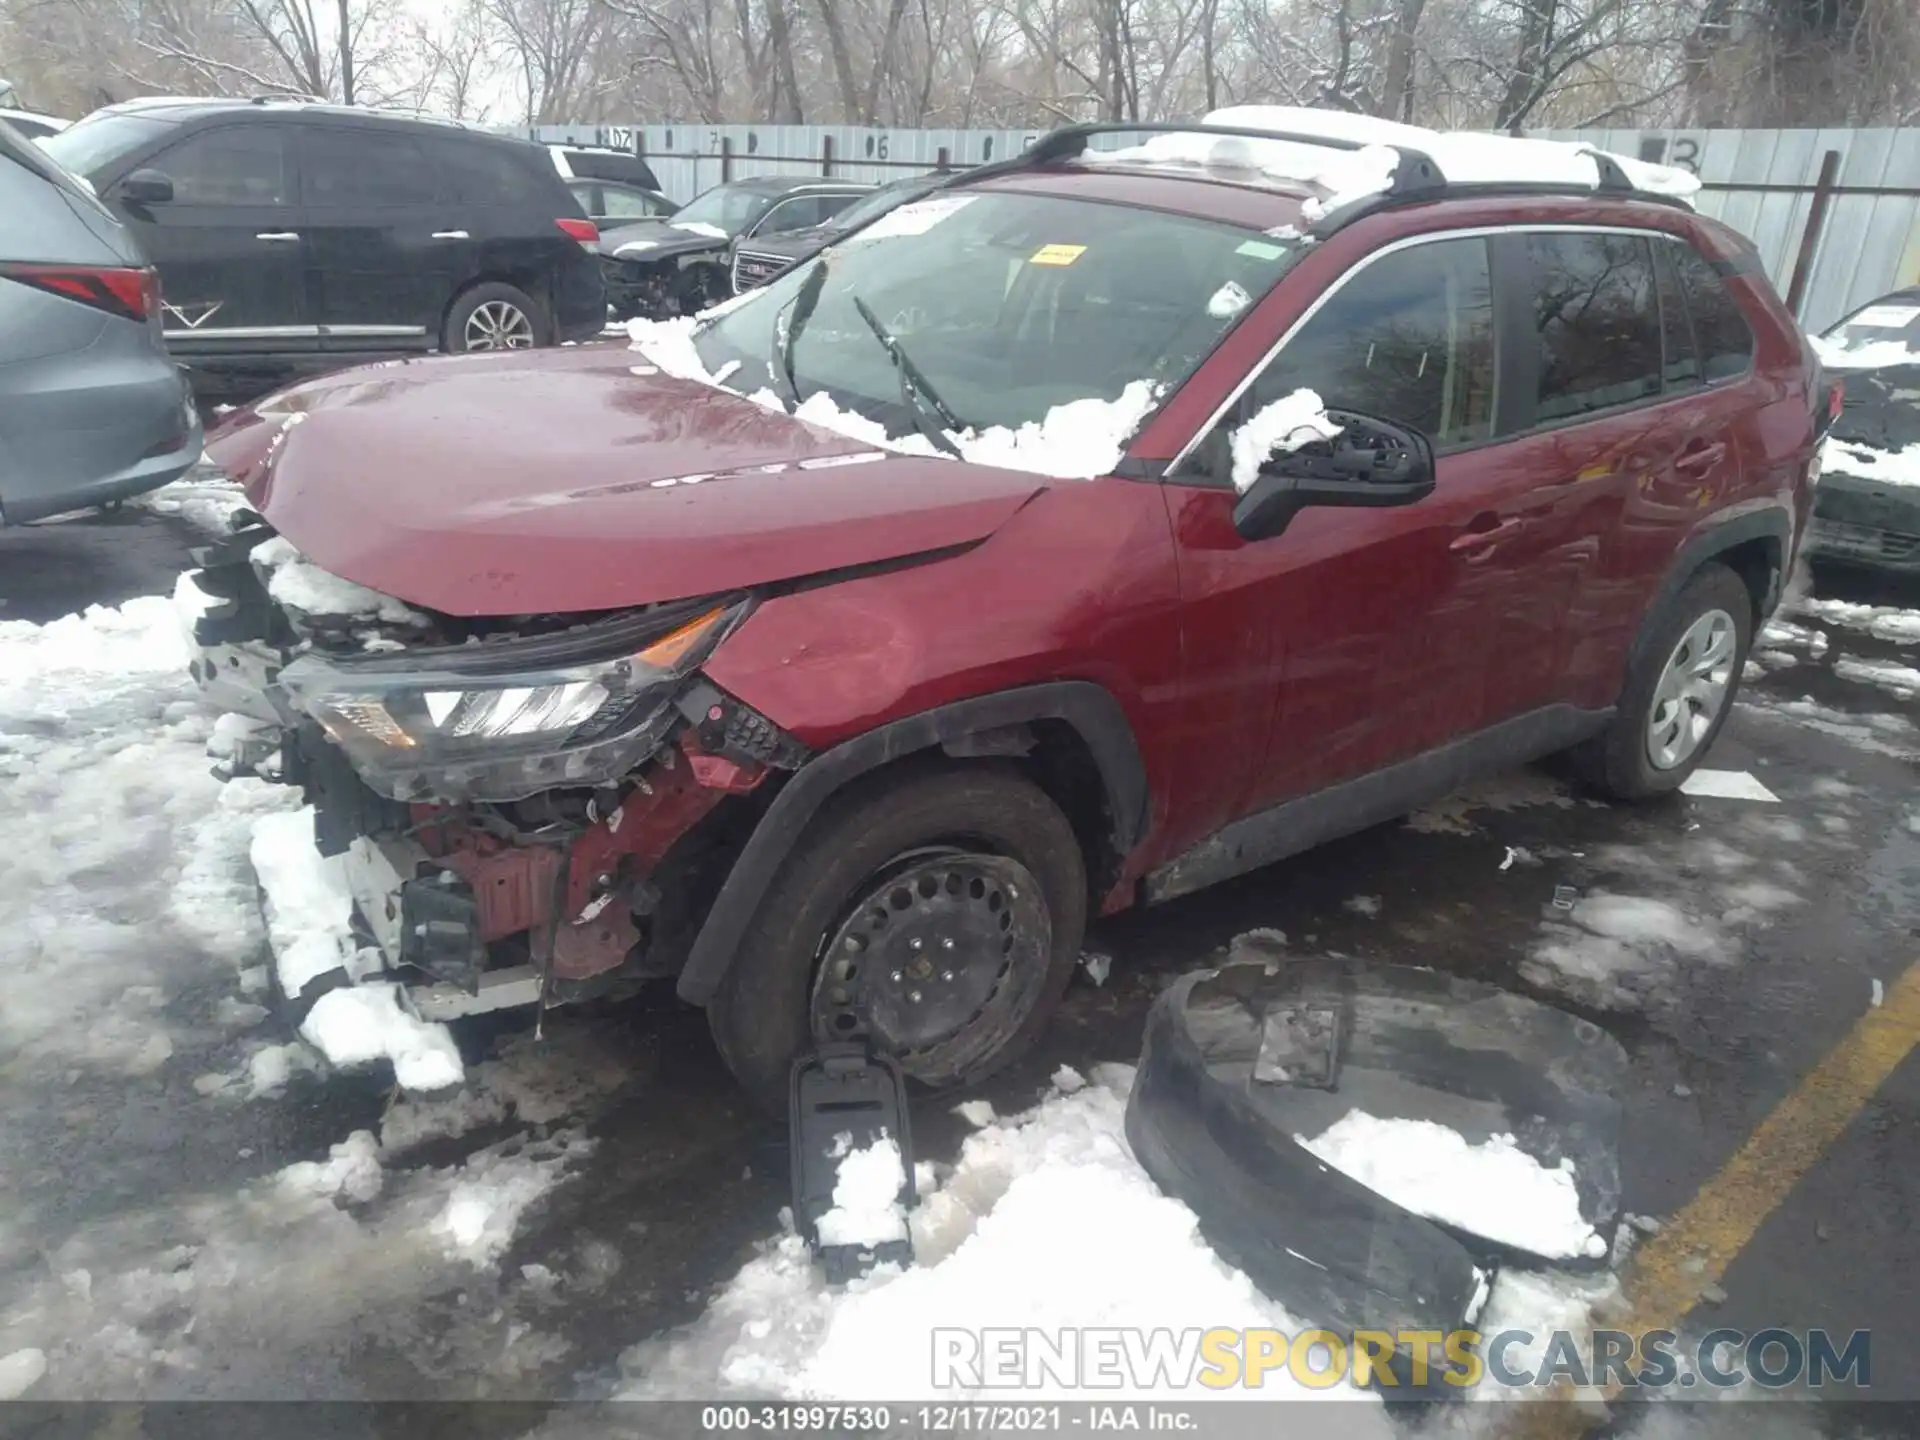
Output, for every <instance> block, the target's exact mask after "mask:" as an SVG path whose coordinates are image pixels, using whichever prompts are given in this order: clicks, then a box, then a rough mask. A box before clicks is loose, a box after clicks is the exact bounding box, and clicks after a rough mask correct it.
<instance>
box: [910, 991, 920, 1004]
mask: <svg viewBox="0 0 1920 1440" xmlns="http://www.w3.org/2000/svg"><path fill="white" fill-rule="evenodd" d="M907 999H909V1000H911V1001H912V1002H913V1003H914V1004H916V1005H918V1004H919V1003H920V992H919V991H918V990H909V991H908V992H907Z"/></svg>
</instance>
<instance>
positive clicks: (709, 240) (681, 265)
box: [600, 175, 873, 320]
mask: <svg viewBox="0 0 1920 1440" xmlns="http://www.w3.org/2000/svg"><path fill="white" fill-rule="evenodd" d="M872 190H873V187H872V186H871V185H856V184H853V183H851V182H849V181H843V180H813V179H808V178H806V177H805V176H793V175H756V176H753V177H752V178H751V179H747V180H733V181H729V182H728V183H726V184H724V185H716V186H714V187H713V188H712V189H711V190H708V191H706V192H705V193H704V194H702V195H701V196H699V198H697V199H695V200H694V201H693V202H692V203H691V204H688V205H684V206H682V207H681V208H680V209H678V210H676V211H675V212H674V213H673V214H672V215H670V216H668V217H667V218H666V219H664V220H644V221H640V222H639V223H637V224H633V225H621V226H617V227H609V228H608V229H607V230H606V231H605V232H604V233H603V234H602V235H601V236H600V255H601V263H602V264H603V265H604V266H605V267H606V278H607V304H608V305H609V306H611V307H612V309H613V313H614V315H615V316H616V317H617V318H618V319H621V320H630V319H632V318H633V317H635V316H640V317H643V318H645V319H661V318H664V317H666V316H670V315H691V314H693V313H694V312H695V311H698V310H704V309H705V308H706V307H707V306H709V305H711V304H713V303H714V301H716V300H720V299H723V298H724V297H725V296H727V295H729V294H731V293H732V290H733V281H732V278H731V277H730V276H729V274H728V249H729V247H730V246H731V245H732V244H733V242H734V241H735V240H736V239H746V238H755V237H761V236H773V235H783V234H786V233H787V232H789V231H793V230H808V229H812V228H813V227H814V226H817V225H821V224H824V223H825V222H826V221H828V220H830V219H831V218H832V217H833V216H835V215H838V214H839V213H840V212H841V211H842V210H844V209H846V208H847V206H849V205H851V204H853V202H854V201H856V200H858V199H860V198H861V197H862V196H865V195H868V194H871V193H872Z"/></svg>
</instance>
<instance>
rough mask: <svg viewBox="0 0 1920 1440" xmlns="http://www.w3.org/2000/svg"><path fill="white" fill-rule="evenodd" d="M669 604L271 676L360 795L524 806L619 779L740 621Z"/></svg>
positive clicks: (730, 613) (310, 664) (303, 666)
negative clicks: (547, 794) (547, 631)
mask: <svg viewBox="0 0 1920 1440" xmlns="http://www.w3.org/2000/svg"><path fill="white" fill-rule="evenodd" d="M745 611H746V603H745V602H744V601H740V602H736V603H731V604H702V605H698V606H680V607H675V608H673V609H671V610H668V611H664V612H658V611H657V612H654V613H652V614H649V615H644V616H628V617H623V618H622V619H620V620H617V621H611V622H607V623H605V624H602V625H593V626H583V627H581V628H579V629H577V630H574V631H570V632H568V633H566V634H564V635H551V636H543V637H540V638H537V639H530V640H510V641H504V642H501V643H499V644H495V645H487V646H479V645H469V646H459V647H451V648H445V649H433V650H411V651H403V652H398V653H394V654H380V655H373V656H368V657H366V658H364V659H344V660H343V659H338V658H335V657H330V656H321V655H317V654H310V655H303V656H301V657H300V658H299V659H297V660H295V661H293V662H292V663H291V664H289V665H288V666H287V667H286V668H285V669H284V670H282V671H281V672H280V676H279V680H278V685H279V688H280V689H281V691H282V692H283V693H284V694H285V696H286V700H287V702H288V704H290V705H291V706H292V707H293V708H294V709H296V710H298V711H299V712H301V713H302V714H304V715H306V716H308V717H309V718H311V719H313V720H315V721H317V722H318V723H319V725H320V726H321V728H322V729H324V730H325V731H326V733H327V735H328V736H329V737H330V738H331V739H332V740H333V742H334V743H335V744H337V745H338V746H339V747H340V748H341V749H342V750H344V751H345V752H346V754H347V757H348V758H349V759H350V760H352V762H353V766H354V769H356V770H358V771H359V772H360V774H361V776H362V778H364V779H365V780H366V781H367V783H368V784H369V785H371V786H372V787H373V788H374V789H375V790H377V791H379V792H380V793H381V794H383V795H387V796H390V797H392V798H393V799H395V800H427V799H433V800H453V801H458V800H522V799H525V798H526V797H527V796H529V795H533V794H537V793H539V792H540V791H542V790H551V789H554V788H555V787H557V786H570V785H597V784H603V783H605V782H608V781H611V780H614V779H617V778H618V777H619V776H621V775H623V774H625V773H626V772H627V771H629V770H631V769H632V768H633V767H634V766H635V765H637V764H638V763H639V762H640V761H641V760H643V759H645V758H646V756H647V755H649V754H650V753H652V751H653V750H654V749H655V748H656V747H657V746H658V745H659V743H660V741H661V739H662V738H663V737H664V735H665V732H666V730H667V729H668V727H669V726H670V725H671V724H672V720H673V714H674V712H673V709H672V702H673V698H674V695H675V692H676V691H677V690H678V689H679V685H680V681H681V680H682V679H684V678H685V677H686V675H687V674H688V673H689V672H691V671H692V670H693V668H694V667H695V666H697V665H698V664H699V663H700V662H701V661H702V660H704V659H705V658H706V657H707V655H708V654H710V653H711V652H712V650H713V647H714V646H715V645H717V644H718V643H719V642H720V639H721V637H722V636H724V635H725V634H726V633H727V631H728V630H729V629H731V628H732V626H733V625H734V623H735V622H736V621H737V620H738V619H739V618H740V617H741V616H742V615H743V614H744V613H745Z"/></svg>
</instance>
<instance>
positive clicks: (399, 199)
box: [300, 128, 434, 210]
mask: <svg viewBox="0 0 1920 1440" xmlns="http://www.w3.org/2000/svg"><path fill="white" fill-rule="evenodd" d="M433 197H434V172H433V169H432V167H431V166H430V165H429V164H428V162H427V154H426V147H425V146H423V145H422V144H421V143H420V142H419V141H418V140H415V139H414V138H413V137H412V136H409V135H397V134H384V133H381V132H379V131H373V130H346V129H340V130H332V129H325V128H307V129H304V130H302V131H301V133H300V198H301V200H302V201H304V202H305V203H306V204H309V205H315V206H320V207H323V208H326V209H334V210H395V209H403V208H406V207H409V206H413V207H418V206H423V205H430V204H432V202H433Z"/></svg>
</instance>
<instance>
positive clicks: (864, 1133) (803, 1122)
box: [788, 1042, 919, 1284]
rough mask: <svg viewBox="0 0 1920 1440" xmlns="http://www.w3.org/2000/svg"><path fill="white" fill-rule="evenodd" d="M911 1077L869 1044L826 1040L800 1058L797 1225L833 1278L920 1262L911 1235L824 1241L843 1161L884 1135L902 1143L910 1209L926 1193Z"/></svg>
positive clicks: (903, 1185)
mask: <svg viewBox="0 0 1920 1440" xmlns="http://www.w3.org/2000/svg"><path fill="white" fill-rule="evenodd" d="M906 1083H907V1082H906V1078H905V1077H904V1076H903V1075H902V1074H901V1073H900V1067H899V1066H898V1065H896V1064H895V1063H894V1062H893V1061H892V1060H891V1059H890V1058H888V1057H886V1056H876V1055H870V1054H868V1053H867V1048H866V1046H865V1045H862V1044H856V1043H851V1042H849V1043H847V1044H842V1045H822V1046H821V1047H820V1048H819V1049H817V1050H815V1051H814V1052H813V1053H812V1054H810V1055H802V1056H801V1057H800V1058H799V1059H798V1060H796V1061H794V1062H793V1079H792V1084H791V1090H790V1099H789V1108H790V1120H791V1124H790V1127H789V1140H788V1144H789V1146H790V1147H791V1148H790V1164H791V1167H792V1182H793V1224H794V1229H795V1230H797V1231H798V1232H799V1234H800V1237H801V1238H802V1239H804V1240H805V1241H806V1242H807V1244H808V1245H810V1246H812V1247H813V1251H814V1254H816V1255H818V1256H819V1257H820V1263H821V1266H822V1268H823V1269H824V1270H825V1271H826V1275H827V1280H828V1281H829V1283H832V1284H843V1283H844V1282H846V1281H848V1280H851V1279H853V1278H854V1277H855V1276H856V1275H860V1274H863V1273H865V1272H866V1271H867V1270H869V1269H871V1268H872V1267H873V1266H875V1265H886V1264H894V1265H900V1266H902V1267H904V1266H907V1265H911V1264H912V1263H913V1242H912V1241H911V1240H905V1239H903V1240H891V1241H887V1242H886V1243H884V1244H880V1245H823V1244H821V1243H820V1232H819V1222H820V1217H821V1216H822V1215H825V1214H826V1213H827V1212H828V1211H829V1210H831V1209H832V1208H833V1190H834V1186H835V1184H836V1183H837V1182H838V1180H839V1175H840V1161H841V1160H842V1159H843V1158H844V1157H845V1156H847V1155H849V1154H851V1153H852V1152H853V1151H855V1150H865V1149H867V1148H869V1147H870V1146H872V1145H873V1144H874V1143H875V1142H876V1141H878V1140H880V1139H881V1138H883V1137H886V1136H891V1137H892V1138H893V1140H894V1143H895V1144H897V1145H898V1146H899V1147H900V1169H901V1180H900V1206H901V1210H902V1212H903V1213H904V1212H905V1211H906V1210H908V1209H910V1208H912V1206H913V1205H914V1203H915V1202H916V1200H917V1199H918V1198H919V1194H918V1191H917V1189H916V1187H915V1185H914V1179H913V1132H912V1129H911V1126H910V1120H909V1113H908V1110H907V1096H906ZM841 1137H845V1138H844V1139H843V1138H841Z"/></svg>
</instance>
